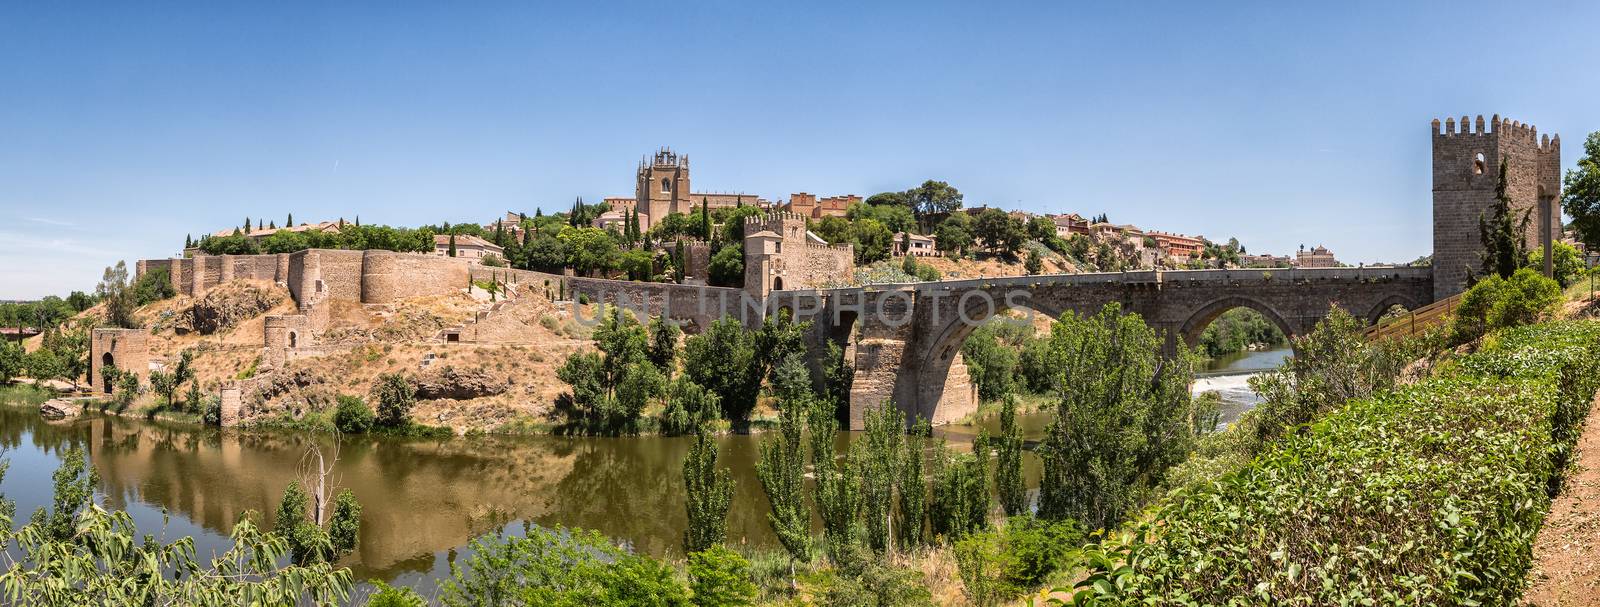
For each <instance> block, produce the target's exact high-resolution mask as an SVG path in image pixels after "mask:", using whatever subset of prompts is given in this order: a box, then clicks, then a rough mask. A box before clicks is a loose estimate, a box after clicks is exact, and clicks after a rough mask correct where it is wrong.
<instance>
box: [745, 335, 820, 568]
mask: <svg viewBox="0 0 1600 607" xmlns="http://www.w3.org/2000/svg"><path fill="white" fill-rule="evenodd" d="M775 375H776V377H775V381H774V383H775V384H776V388H777V389H776V392H777V396H778V432H777V435H776V436H770V437H769V438H766V439H764V440H762V441H761V446H760V456H759V458H758V459H757V460H756V478H758V479H760V481H761V488H762V490H764V491H765V492H766V494H767V503H768V504H769V505H771V507H772V512H770V513H769V514H768V515H767V522H768V523H770V524H771V525H772V531H773V534H775V535H777V536H778V542H779V543H781V544H783V549H784V550H785V551H787V552H788V553H789V580H790V581H789V585H790V588H791V589H792V588H794V587H795V581H794V563H795V561H801V562H807V561H810V560H811V510H810V509H809V508H807V507H806V495H805V488H806V485H805V483H806V481H805V472H806V462H805V443H804V442H803V441H804V437H803V436H802V433H803V429H804V424H805V416H806V412H807V411H808V410H809V408H810V406H811V372H810V371H809V370H807V369H806V364H805V360H804V358H802V357H801V356H800V355H799V354H791V355H789V357H788V358H785V359H784V361H783V364H781V365H779V367H778V369H777V370H776V372H775Z"/></svg>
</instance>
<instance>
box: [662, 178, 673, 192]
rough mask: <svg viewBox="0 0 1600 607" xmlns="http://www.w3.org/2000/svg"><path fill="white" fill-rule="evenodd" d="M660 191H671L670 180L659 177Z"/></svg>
mask: <svg viewBox="0 0 1600 607" xmlns="http://www.w3.org/2000/svg"><path fill="white" fill-rule="evenodd" d="M661 191H662V192H671V191H672V180H670V179H667V178H666V177H662V178H661Z"/></svg>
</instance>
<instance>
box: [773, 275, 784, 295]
mask: <svg viewBox="0 0 1600 607" xmlns="http://www.w3.org/2000/svg"><path fill="white" fill-rule="evenodd" d="M772 290H774V291H782V290H783V277H782V276H774V277H772Z"/></svg>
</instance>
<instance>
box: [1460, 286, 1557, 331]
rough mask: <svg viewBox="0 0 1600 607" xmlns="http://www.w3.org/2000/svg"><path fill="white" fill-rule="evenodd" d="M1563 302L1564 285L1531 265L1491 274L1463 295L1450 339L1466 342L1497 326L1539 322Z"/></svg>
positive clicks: (1504, 326) (1503, 326)
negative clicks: (1507, 275)
mask: <svg viewBox="0 0 1600 607" xmlns="http://www.w3.org/2000/svg"><path fill="white" fill-rule="evenodd" d="M1560 302H1561V287H1560V286H1559V285H1557V284H1556V282H1555V281H1553V280H1550V279H1548V278H1545V277H1544V276H1541V275H1539V273H1538V272H1535V271H1533V269H1531V268H1522V269H1520V270H1517V271H1516V273H1514V274H1512V275H1511V277H1510V278H1501V277H1499V276H1497V275H1490V276H1488V277H1487V278H1484V279H1483V280H1479V281H1478V282H1477V284H1474V285H1472V288H1470V289H1467V292H1466V293H1465V294H1463V295H1462V296H1461V305H1459V306H1457V307H1456V317H1455V319H1454V320H1452V321H1451V323H1450V341H1451V343H1455V344H1462V343H1466V342H1469V341H1472V340H1474V339H1477V338H1478V337H1480V336H1482V335H1483V334H1484V333H1487V332H1489V331H1493V330H1495V329H1502V328H1506V327H1515V326H1520V325H1526V324H1532V323H1535V322H1538V321H1539V320H1540V319H1541V318H1543V317H1544V316H1546V315H1547V314H1548V313H1549V312H1550V311H1551V310H1552V309H1554V308H1555V306H1556V305H1557V304H1559V303H1560Z"/></svg>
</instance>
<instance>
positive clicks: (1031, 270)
mask: <svg viewBox="0 0 1600 607" xmlns="http://www.w3.org/2000/svg"><path fill="white" fill-rule="evenodd" d="M1022 268H1023V270H1025V271H1027V272H1028V275H1029V276H1037V275H1039V274H1042V273H1044V257H1042V256H1040V255H1039V251H1037V250H1029V251H1028V260H1027V261H1026V262H1024V263H1023V264H1022Z"/></svg>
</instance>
